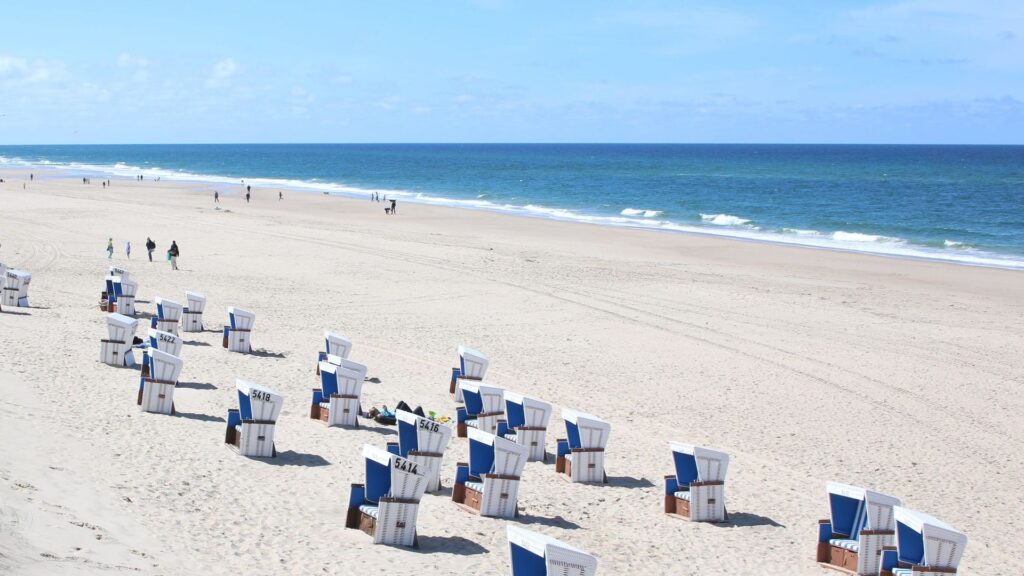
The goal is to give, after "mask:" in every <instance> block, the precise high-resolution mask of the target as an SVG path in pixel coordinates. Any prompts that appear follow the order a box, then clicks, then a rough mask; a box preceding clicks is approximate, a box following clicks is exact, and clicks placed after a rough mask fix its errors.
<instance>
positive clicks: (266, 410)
mask: <svg viewBox="0 0 1024 576" xmlns="http://www.w3.org/2000/svg"><path fill="white" fill-rule="evenodd" d="M235 388H236V389H237V390H238V408H237V409H234V408H233V409H231V410H228V424H227V430H226V432H225V434H224V443H225V444H227V445H228V446H230V447H231V448H234V449H235V450H237V451H238V453H239V454H241V455H242V456H249V457H255V458H271V457H274V456H276V455H277V448H276V446H275V445H274V427H275V425H276V424H277V417H278V416H279V415H280V414H281V405H282V404H283V403H284V398H283V397H282V396H281V395H280V394H278V393H277V392H274V391H273V390H271V389H270V388H267V387H266V386H260V385H259V384H255V383H253V382H249V381H248V380H242V379H241V378H238V379H236V380H235Z"/></svg>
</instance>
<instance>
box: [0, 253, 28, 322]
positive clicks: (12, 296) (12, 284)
mask: <svg viewBox="0 0 1024 576" xmlns="http://www.w3.org/2000/svg"><path fill="white" fill-rule="evenodd" d="M31 283H32V275H31V274H29V273H28V272H25V271H24V270H16V269H14V268H8V267H7V265H6V264H4V263H3V262H0V312H2V311H3V309H4V306H7V307H8V308H28V285H29V284H31Z"/></svg>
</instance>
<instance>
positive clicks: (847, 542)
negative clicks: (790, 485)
mask: <svg viewBox="0 0 1024 576" xmlns="http://www.w3.org/2000/svg"><path fill="white" fill-rule="evenodd" d="M825 489H826V491H827V493H828V505H829V519H828V520H821V521H819V522H818V550H817V560H818V562H820V563H822V564H823V565H825V566H827V567H829V568H836V569H839V570H843V571H846V572H852V573H854V574H871V575H872V576H874V575H875V574H878V567H879V560H880V556H879V553H880V552H881V550H882V548H883V547H884V546H891V545H892V543H893V540H894V538H895V532H894V530H895V517H894V513H893V508H894V507H895V506H898V505H899V504H900V499H899V498H896V497H895V496H889V495H888V494H882V493H880V492H875V491H873V490H866V489H864V488H861V487H859V486H850V485H848V484H840V483H839V482H828V483H827V484H826V485H825Z"/></svg>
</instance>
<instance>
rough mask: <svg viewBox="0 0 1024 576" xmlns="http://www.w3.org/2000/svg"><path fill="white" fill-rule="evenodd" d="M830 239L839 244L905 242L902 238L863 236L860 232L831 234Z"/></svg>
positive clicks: (876, 235)
mask: <svg viewBox="0 0 1024 576" xmlns="http://www.w3.org/2000/svg"><path fill="white" fill-rule="evenodd" d="M832 238H833V239H834V240H837V241H839V242H905V240H903V239H902V238H893V237H892V236H882V235H879V234H863V233H861V232H844V231H843V230H838V231H836V232H833V233H832Z"/></svg>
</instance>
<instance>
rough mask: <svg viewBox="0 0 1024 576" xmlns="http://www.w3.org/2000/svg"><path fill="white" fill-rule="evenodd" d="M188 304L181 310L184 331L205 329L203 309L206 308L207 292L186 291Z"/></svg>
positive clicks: (182, 329)
mask: <svg viewBox="0 0 1024 576" xmlns="http://www.w3.org/2000/svg"><path fill="white" fill-rule="evenodd" d="M185 302H186V304H187V305H186V306H185V308H184V309H183V310H182V311H181V331H182V332H202V331H203V310H205V309H206V294H200V293H198V292H188V291H186V292H185Z"/></svg>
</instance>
